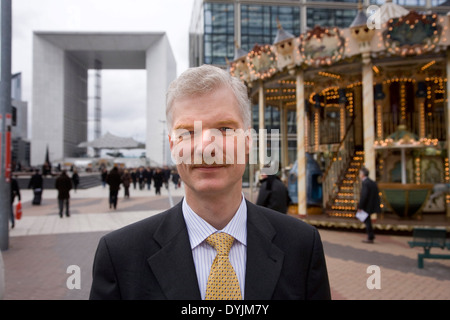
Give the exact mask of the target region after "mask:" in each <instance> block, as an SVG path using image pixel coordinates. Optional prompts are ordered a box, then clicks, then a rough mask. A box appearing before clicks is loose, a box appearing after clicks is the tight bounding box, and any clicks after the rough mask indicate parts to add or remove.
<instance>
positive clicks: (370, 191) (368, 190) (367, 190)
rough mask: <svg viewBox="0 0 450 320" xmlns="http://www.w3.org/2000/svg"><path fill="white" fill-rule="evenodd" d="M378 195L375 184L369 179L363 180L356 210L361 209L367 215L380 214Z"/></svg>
mask: <svg viewBox="0 0 450 320" xmlns="http://www.w3.org/2000/svg"><path fill="white" fill-rule="evenodd" d="M378 193H379V191H378V186H377V184H376V182H375V181H373V180H371V179H369V178H366V179H364V181H363V182H362V186H361V196H360V198H359V204H358V209H362V210H364V211H365V212H367V213H369V214H370V213H380V212H381V208H380V196H379V194H378Z"/></svg>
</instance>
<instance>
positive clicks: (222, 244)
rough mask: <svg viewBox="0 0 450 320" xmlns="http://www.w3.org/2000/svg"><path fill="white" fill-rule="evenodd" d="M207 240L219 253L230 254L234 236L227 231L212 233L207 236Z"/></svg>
mask: <svg viewBox="0 0 450 320" xmlns="http://www.w3.org/2000/svg"><path fill="white" fill-rule="evenodd" d="M206 242H208V243H209V245H210V246H212V247H213V248H214V249H216V251H217V254H218V255H221V256H223V255H225V256H228V254H229V252H230V249H231V246H232V245H233V242H234V238H233V237H232V236H230V235H229V234H227V233H224V232H221V233H214V234H212V235H210V236H209V237H208V238H206Z"/></svg>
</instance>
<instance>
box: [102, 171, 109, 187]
mask: <svg viewBox="0 0 450 320" xmlns="http://www.w3.org/2000/svg"><path fill="white" fill-rule="evenodd" d="M107 176H108V170H107V169H106V168H103V169H102V174H101V175H100V177H101V179H102V186H103V188H105V187H106V177H107Z"/></svg>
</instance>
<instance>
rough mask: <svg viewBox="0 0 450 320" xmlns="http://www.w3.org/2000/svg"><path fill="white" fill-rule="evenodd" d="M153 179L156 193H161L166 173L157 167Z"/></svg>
mask: <svg viewBox="0 0 450 320" xmlns="http://www.w3.org/2000/svg"><path fill="white" fill-rule="evenodd" d="M153 181H154V182H155V194H159V195H161V187H162V185H163V182H164V174H163V172H162V170H161V169H160V168H158V169H156V172H155V173H154V174H153Z"/></svg>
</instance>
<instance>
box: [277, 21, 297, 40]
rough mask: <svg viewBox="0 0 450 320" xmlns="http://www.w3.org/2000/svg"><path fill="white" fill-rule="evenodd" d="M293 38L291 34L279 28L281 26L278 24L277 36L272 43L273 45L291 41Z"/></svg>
mask: <svg viewBox="0 0 450 320" xmlns="http://www.w3.org/2000/svg"><path fill="white" fill-rule="evenodd" d="M293 38H295V36H294V35H293V34H292V33H289V32H287V31H286V30H284V29H283V28H282V27H281V24H280V23H279V22H278V31H277V36H276V37H275V40H274V41H273V44H277V43H280V42H283V41H286V40H289V39H293Z"/></svg>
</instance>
